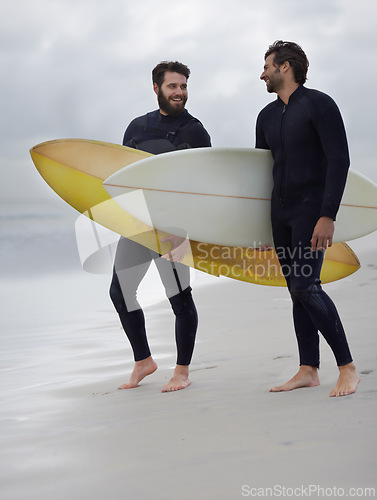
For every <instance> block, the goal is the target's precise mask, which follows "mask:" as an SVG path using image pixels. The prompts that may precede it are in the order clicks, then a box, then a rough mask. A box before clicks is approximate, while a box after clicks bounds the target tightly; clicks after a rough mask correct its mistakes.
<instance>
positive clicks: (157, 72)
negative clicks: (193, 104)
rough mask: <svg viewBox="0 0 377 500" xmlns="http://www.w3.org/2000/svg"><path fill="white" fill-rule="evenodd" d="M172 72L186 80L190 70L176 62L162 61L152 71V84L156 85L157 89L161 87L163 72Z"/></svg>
mask: <svg viewBox="0 0 377 500" xmlns="http://www.w3.org/2000/svg"><path fill="white" fill-rule="evenodd" d="M166 71H172V72H173V73H180V74H181V75H183V76H185V77H186V79H188V77H189V76H190V70H189V68H188V67H187V66H186V65H185V64H182V63H180V62H178V61H162V62H160V63H159V64H157V66H156V67H155V68H154V69H153V71H152V82H153V83H156V84H157V87H159V88H160V87H161V85H162V84H163V82H164V79H165V72H166Z"/></svg>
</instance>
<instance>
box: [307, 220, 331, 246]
mask: <svg viewBox="0 0 377 500" xmlns="http://www.w3.org/2000/svg"><path fill="white" fill-rule="evenodd" d="M334 231H335V224H334V221H333V220H332V219H330V217H321V218H320V219H319V220H318V222H317V224H316V226H315V228H314V231H313V236H312V239H311V240H310V242H311V244H312V251H313V252H315V251H316V250H326V248H327V247H328V246H329V247H331V246H332V239H333V236H334Z"/></svg>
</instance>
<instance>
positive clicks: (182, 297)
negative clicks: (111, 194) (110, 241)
mask: <svg viewBox="0 0 377 500" xmlns="http://www.w3.org/2000/svg"><path fill="white" fill-rule="evenodd" d="M123 144H124V145H125V146H129V147H134V148H137V149H141V150H143V151H147V152H149V153H154V154H159V153H164V152H168V151H174V150H177V149H185V148H198V147H209V146H211V139H210V136H209V135H208V133H207V131H206V130H205V128H204V127H203V125H202V124H201V123H200V122H199V120H197V119H196V118H194V117H192V116H191V115H190V114H189V113H188V111H187V110H184V111H183V113H181V115H179V116H178V117H173V116H164V115H161V113H160V111H159V110H156V111H152V112H151V113H148V114H146V115H143V116H140V117H138V118H135V120H133V121H132V122H131V123H130V125H129V126H128V127H127V130H126V132H125V134H124V138H123ZM152 260H154V262H155V264H156V266H157V269H158V272H159V274H160V277H161V280H162V283H163V285H164V287H165V292H166V295H167V297H168V298H169V301H170V303H171V306H172V309H173V312H174V314H175V317H176V320H175V337H176V344H177V364H178V365H189V364H190V362H191V358H192V353H193V350H194V344H195V336H196V331H197V326H198V315H197V311H196V307H195V304H194V301H193V298H192V295H191V287H190V269H189V267H187V266H185V265H183V264H180V263H174V262H169V261H167V260H165V259H162V258H161V256H160V255H159V254H158V253H156V252H153V251H152V250H149V249H148V248H146V247H144V246H142V245H139V244H138V243H135V242H134V241H131V240H129V239H127V238H123V237H122V238H121V239H120V240H119V243H118V247H117V251H116V255H115V262H114V273H113V279H112V282H111V286H110V296H111V299H112V301H113V303H114V306H115V308H116V310H117V312H118V314H119V317H120V320H121V323H122V326H123V328H124V331H125V333H126V335H127V337H128V339H129V341H130V343H131V347H132V350H133V353H134V359H135V361H140V360H142V359H145V358H147V357H149V356H150V355H151V352H150V349H149V345H148V340H147V335H146V330H145V320H144V313H143V311H142V309H141V307H140V304H139V303H138V301H137V298H136V294H137V289H138V287H139V284H140V282H141V280H142V279H143V278H144V276H145V274H146V272H147V270H148V268H149V266H150V264H151V262H152Z"/></svg>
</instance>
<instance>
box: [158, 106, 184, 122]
mask: <svg viewBox="0 0 377 500" xmlns="http://www.w3.org/2000/svg"><path fill="white" fill-rule="evenodd" d="M158 113H159V119H160V121H161V122H165V123H166V122H174V121H175V120H176V119H177V118H181V117H184V116H185V114H187V113H188V111H187V109H184V110H183V111H182V113H181V114H180V115H163V114H162V113H161V112H160V110H158Z"/></svg>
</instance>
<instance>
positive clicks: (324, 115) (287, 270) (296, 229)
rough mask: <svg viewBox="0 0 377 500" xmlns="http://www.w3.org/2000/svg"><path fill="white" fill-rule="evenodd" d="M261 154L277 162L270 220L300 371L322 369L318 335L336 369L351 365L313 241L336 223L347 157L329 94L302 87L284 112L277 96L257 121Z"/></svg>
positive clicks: (320, 255)
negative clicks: (327, 222)
mask: <svg viewBox="0 0 377 500" xmlns="http://www.w3.org/2000/svg"><path fill="white" fill-rule="evenodd" d="M256 147H257V148H263V149H270V150H271V152H272V155H273V158H274V167H273V178H274V188H273V192H272V202H271V220H272V230H273V237H274V244H275V248H276V252H277V255H278V257H279V261H280V263H281V266H282V270H283V273H284V276H285V278H286V281H287V285H288V288H289V291H290V294H291V297H292V301H293V318H294V325H295V331H296V336H297V341H298V346H299V353H300V364H301V365H310V366H317V367H318V366H319V336H318V330H319V331H320V332H321V333H322V335H323V336H324V338H325V339H326V341H327V342H328V344H329V345H330V347H331V349H332V351H333V353H334V355H335V358H336V361H337V364H338V366H341V365H345V364H348V363H350V362H351V361H352V357H351V353H350V351H349V348H348V344H347V340H346V336H345V333H344V330H343V326H342V323H341V320H340V318H339V315H338V313H337V310H336V308H335V305H334V304H333V302H332V301H331V299H330V298H329V297H328V295H327V294H326V293H325V292H324V291H323V289H322V288H321V286H320V272H321V267H322V263H323V252H322V251H318V250H317V251H316V252H312V251H311V243H310V240H311V238H312V234H313V230H314V227H315V225H316V223H317V221H318V219H319V218H320V217H323V216H326V217H330V218H332V219H334V220H335V218H336V214H337V211H338V208H339V204H340V201H341V198H342V194H343V190H344V186H345V182H346V178H347V173H348V168H349V154H348V145H347V138H346V133H345V129H344V125H343V120H342V117H341V114H340V112H339V109H338V107H337V105H336V104H335V102H334V101H333V100H332V99H331V97H329V96H328V95H326V94H324V93H322V92H319V91H317V90H312V89H307V88H306V87H304V86H303V85H300V86H299V87H298V88H297V90H296V91H295V92H294V93H293V94H292V95H291V96H290V98H289V102H288V104H287V105H285V104H284V102H283V101H282V100H281V99H280V98H279V97H278V98H277V99H276V100H275V101H274V102H272V103H270V104H269V105H267V106H266V107H265V108H264V109H263V110H262V111H261V112H260V114H259V116H258V119H257V126H256Z"/></svg>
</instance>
